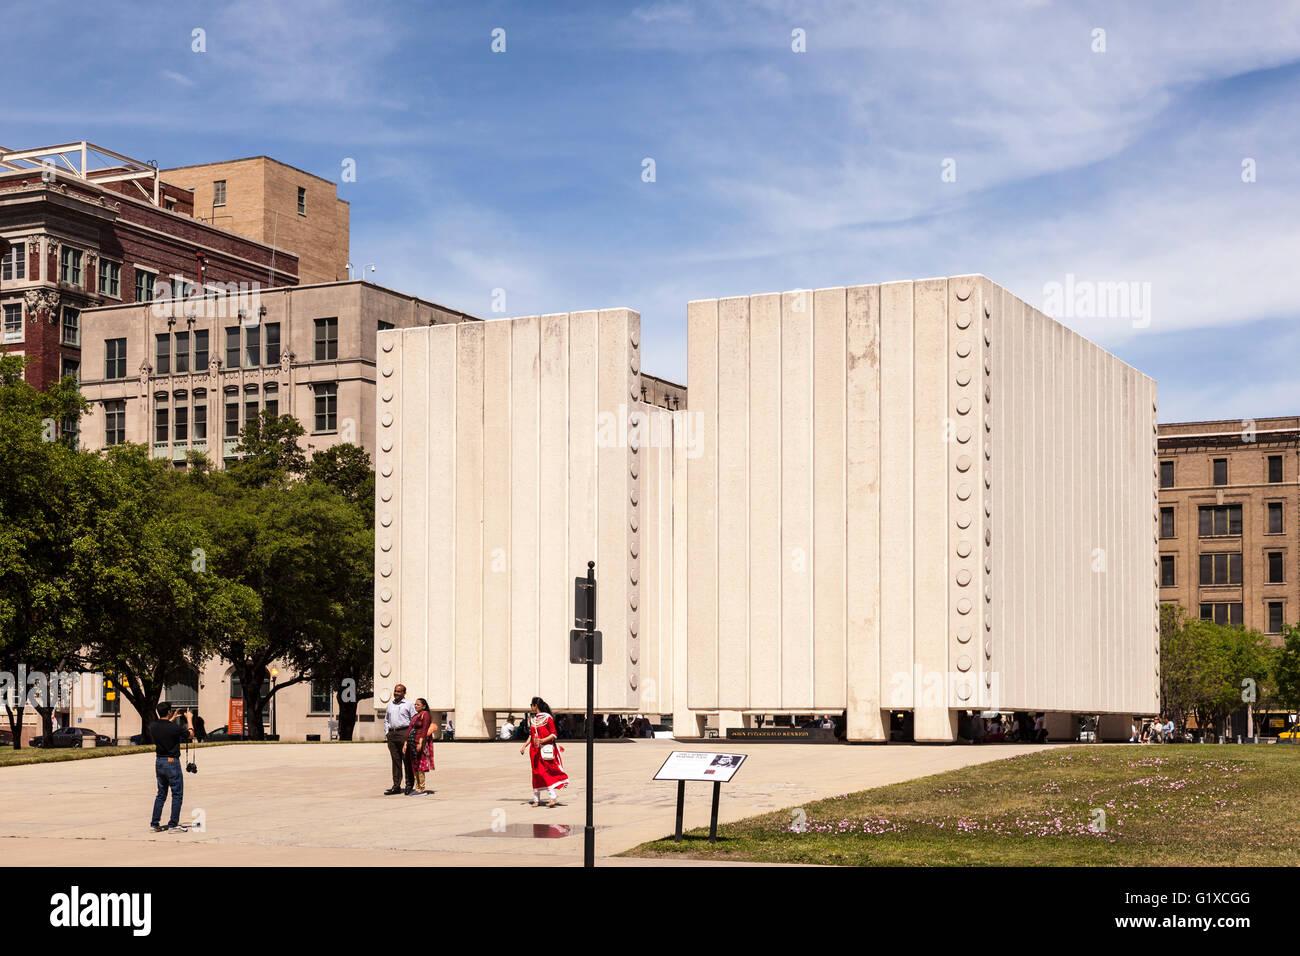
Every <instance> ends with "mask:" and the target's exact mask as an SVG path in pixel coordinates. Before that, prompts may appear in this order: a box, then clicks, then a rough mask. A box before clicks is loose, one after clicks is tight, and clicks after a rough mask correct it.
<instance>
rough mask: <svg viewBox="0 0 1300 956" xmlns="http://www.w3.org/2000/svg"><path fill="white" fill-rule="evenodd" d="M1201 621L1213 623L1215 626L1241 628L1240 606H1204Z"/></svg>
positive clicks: (1202, 606)
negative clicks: (1223, 625) (1224, 625)
mask: <svg viewBox="0 0 1300 956" xmlns="http://www.w3.org/2000/svg"><path fill="white" fill-rule="evenodd" d="M1201 620H1202V621H1213V622H1214V623H1215V624H1226V625H1230V626H1232V627H1241V622H1242V615H1241V605H1240V604H1202V605H1201Z"/></svg>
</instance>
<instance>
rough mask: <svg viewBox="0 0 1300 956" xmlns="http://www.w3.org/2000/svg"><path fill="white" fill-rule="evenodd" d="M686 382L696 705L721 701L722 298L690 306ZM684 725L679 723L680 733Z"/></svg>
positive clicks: (691, 686)
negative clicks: (692, 436) (693, 450)
mask: <svg viewBox="0 0 1300 956" xmlns="http://www.w3.org/2000/svg"><path fill="white" fill-rule="evenodd" d="M686 340H687V345H686V382H687V387H688V388H689V389H690V393H689V403H690V411H691V416H692V419H693V421H694V422H695V423H696V424H697V426H698V428H699V435H698V439H697V440H698V443H699V444H698V452H699V454H698V456H696V457H693V458H690V459H689V460H688V463H687V484H688V487H689V492H688V499H689V503H688V508H689V511H690V522H689V524H688V526H687V553H688V561H689V574H688V576H687V599H686V613H687V658H688V661H689V666H688V672H687V673H688V688H687V698H688V701H689V704H690V707H691V708H692V709H695V710H716V709H717V706H718V474H717V469H718V302H717V300H716V299H709V300H705V301H699V302H691V303H689V304H688V305H687V307H686ZM681 732H682V731H681V730H680V729H679V730H678V733H681Z"/></svg>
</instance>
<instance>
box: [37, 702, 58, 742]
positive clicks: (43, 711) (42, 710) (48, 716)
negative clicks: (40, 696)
mask: <svg viewBox="0 0 1300 956" xmlns="http://www.w3.org/2000/svg"><path fill="white" fill-rule="evenodd" d="M36 713H38V714H40V715H41V746H42V747H47V748H48V747H49V746H50V744H51V743H52V735H53V733H54V708H53V707H49V706H42V705H40V704H37V705H36Z"/></svg>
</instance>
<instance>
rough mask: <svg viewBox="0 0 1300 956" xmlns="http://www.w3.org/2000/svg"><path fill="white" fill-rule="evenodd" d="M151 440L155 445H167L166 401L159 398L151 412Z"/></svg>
mask: <svg viewBox="0 0 1300 956" xmlns="http://www.w3.org/2000/svg"><path fill="white" fill-rule="evenodd" d="M153 440H154V442H155V443H157V444H161V445H165V444H167V399H166V398H160V399H158V400H157V405H156V406H155V407H154V410H153Z"/></svg>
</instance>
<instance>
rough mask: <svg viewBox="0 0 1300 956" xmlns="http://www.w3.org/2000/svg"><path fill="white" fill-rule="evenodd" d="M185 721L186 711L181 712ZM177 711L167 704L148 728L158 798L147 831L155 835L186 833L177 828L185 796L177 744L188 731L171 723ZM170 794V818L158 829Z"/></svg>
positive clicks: (185, 738)
mask: <svg viewBox="0 0 1300 956" xmlns="http://www.w3.org/2000/svg"><path fill="white" fill-rule="evenodd" d="M184 713H185V715H186V716H187V717H188V715H189V711H188V710H186V711H184ZM180 714H181V711H178V710H177V709H176V708H175V707H171V706H169V705H167V704H161V705H159V707H158V717H159V719H158V720H155V721H154V722H153V723H152V724H150V725H149V737H150V738H151V739H152V740H153V746H154V776H155V777H156V778H157V780H158V796H157V797H156V798H155V799H154V802H153V820H151V821H150V823H149V828H150V829H151V830H153V831H154V832H155V833H159V832H162V831H164V830H180V831H182V832H184V831H187V830H189V827H187V826H183V825H182V824H181V799H182V797H183V796H184V793H185V775H184V774H182V773H181V743H182V742H184V741H188V740H189V739H190V734H189V731H188V730H186V729H185V728H184V727H182V726H180V725H179V724H177V723H175V720H176V718H177V717H178V716H180ZM169 788H170V789H171V792H172V816H171V822H170V823H168V824H167V826H165V827H164V826H159V821H160V820H161V819H162V811H163V804H164V803H166V802H167V790H168V789H169Z"/></svg>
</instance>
